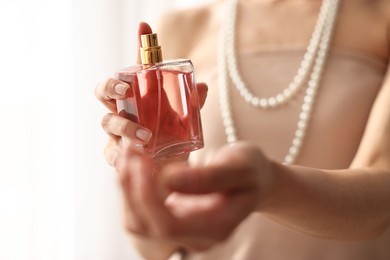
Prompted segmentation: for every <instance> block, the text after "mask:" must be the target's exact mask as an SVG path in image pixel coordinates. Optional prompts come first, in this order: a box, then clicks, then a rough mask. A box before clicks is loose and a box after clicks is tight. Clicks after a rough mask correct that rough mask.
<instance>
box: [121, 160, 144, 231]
mask: <svg viewBox="0 0 390 260" xmlns="http://www.w3.org/2000/svg"><path fill="white" fill-rule="evenodd" d="M126 160H127V157H126V156H125V155H124V153H122V154H121V156H120V157H119V159H118V167H117V172H118V176H119V182H120V187H121V193H122V198H123V217H124V219H123V221H124V225H125V228H126V230H127V231H128V232H131V233H135V234H141V235H143V234H145V233H146V225H145V223H144V221H143V219H144V218H143V217H142V215H140V214H139V211H138V210H137V206H138V204H137V202H136V201H135V200H134V198H133V197H134V189H133V186H134V184H133V180H132V174H133V172H131V169H129V168H128V167H127V162H126Z"/></svg>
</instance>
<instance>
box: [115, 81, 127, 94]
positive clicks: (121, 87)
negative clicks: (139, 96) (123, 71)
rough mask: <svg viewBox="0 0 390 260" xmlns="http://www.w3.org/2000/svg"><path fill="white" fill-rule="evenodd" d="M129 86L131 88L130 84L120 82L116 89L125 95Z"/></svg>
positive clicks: (118, 92)
mask: <svg viewBox="0 0 390 260" xmlns="http://www.w3.org/2000/svg"><path fill="white" fill-rule="evenodd" d="M128 88H129V86H128V85H126V84H122V83H119V84H116V85H115V87H114V90H115V92H116V93H117V94H119V95H124V94H126V91H127V89H128Z"/></svg>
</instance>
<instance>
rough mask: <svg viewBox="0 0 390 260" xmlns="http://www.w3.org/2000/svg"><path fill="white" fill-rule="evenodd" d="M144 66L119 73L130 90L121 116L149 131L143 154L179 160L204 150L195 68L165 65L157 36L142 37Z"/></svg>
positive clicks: (119, 104)
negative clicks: (149, 135) (196, 151)
mask: <svg viewBox="0 0 390 260" xmlns="http://www.w3.org/2000/svg"><path fill="white" fill-rule="evenodd" d="M141 43H142V44H141V48H140V52H141V61H142V64H141V65H135V66H131V67H129V68H126V69H124V70H121V71H118V72H117V75H116V76H117V78H118V79H119V80H121V81H124V82H126V83H128V84H129V85H130V87H131V91H129V92H131V93H130V94H129V97H128V98H127V99H125V100H117V108H118V113H119V115H121V116H124V117H126V118H128V119H129V120H132V121H133V122H136V123H138V124H139V125H141V126H143V127H145V128H147V129H149V130H150V131H151V132H152V137H151V139H150V141H149V142H148V144H146V145H143V147H142V149H143V151H144V152H145V153H146V154H148V155H150V156H151V157H152V158H154V159H157V160H158V159H161V158H162V159H164V158H169V157H175V156H179V155H181V154H185V153H189V152H191V151H194V150H197V149H200V148H202V147H203V146H204V143H203V133H202V125H201V118H200V111H199V109H200V108H199V98H198V91H197V87H196V84H195V78H194V68H193V65H192V63H191V61H190V60H187V59H178V60H172V61H163V58H162V51H161V47H160V46H159V44H158V39H157V34H145V35H141Z"/></svg>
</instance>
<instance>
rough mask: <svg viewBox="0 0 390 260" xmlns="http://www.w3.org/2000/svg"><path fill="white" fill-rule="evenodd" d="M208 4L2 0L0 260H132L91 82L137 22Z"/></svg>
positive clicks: (121, 49)
mask: <svg viewBox="0 0 390 260" xmlns="http://www.w3.org/2000/svg"><path fill="white" fill-rule="evenodd" d="M206 2H210V0H159V1H156V0H142V1H141V0H138V1H135V0H12V1H11V0H0V90H1V92H0V95H1V98H0V119H1V120H0V122H1V123H0V259H1V260H27V259H28V260H72V259H75V260H86V259H93V260H122V259H138V257H137V254H136V252H135V251H134V249H133V248H132V247H131V244H130V243H129V242H128V241H127V238H126V236H125V234H124V231H123V229H122V224H121V220H120V207H119V195H118V190H117V186H116V185H117V184H116V180H115V175H114V172H113V170H112V169H111V168H110V167H109V166H108V165H107V164H106V162H105V160H104V158H103V148H104V146H105V142H106V136H105V134H104V132H103V130H102V129H101V127H100V121H101V118H102V116H103V115H104V114H105V113H106V110H105V109H104V107H103V106H102V105H101V104H100V103H99V102H98V101H97V100H96V99H95V97H94V94H93V92H94V88H95V86H96V84H97V83H98V82H100V81H101V80H103V79H105V78H107V77H110V76H112V75H113V72H114V71H115V70H117V69H119V68H122V67H125V66H128V65H130V64H133V63H134V60H135V55H136V38H135V36H136V30H137V26H138V22H139V21H147V22H150V23H151V24H152V25H156V22H157V20H158V18H159V16H160V15H161V14H162V13H163V12H166V11H167V10H172V9H175V8H176V9H180V8H189V7H192V6H195V5H201V4H204V3H206Z"/></svg>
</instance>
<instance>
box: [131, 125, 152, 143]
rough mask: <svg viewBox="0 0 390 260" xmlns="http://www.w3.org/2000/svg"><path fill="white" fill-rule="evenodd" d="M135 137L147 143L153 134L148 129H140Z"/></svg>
mask: <svg viewBox="0 0 390 260" xmlns="http://www.w3.org/2000/svg"><path fill="white" fill-rule="evenodd" d="M135 136H136V137H137V138H138V139H140V140H141V141H144V142H147V141H149V139H150V138H151V137H152V133H151V132H150V131H148V130H146V129H143V128H138V129H137V131H135Z"/></svg>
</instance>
